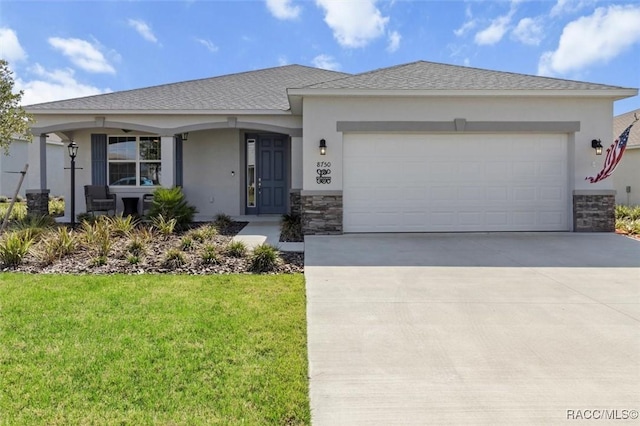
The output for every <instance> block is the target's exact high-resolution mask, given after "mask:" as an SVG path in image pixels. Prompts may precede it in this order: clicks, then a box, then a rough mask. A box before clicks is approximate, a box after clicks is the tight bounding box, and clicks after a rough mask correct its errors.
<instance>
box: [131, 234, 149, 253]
mask: <svg viewBox="0 0 640 426" xmlns="http://www.w3.org/2000/svg"><path fill="white" fill-rule="evenodd" d="M127 251H128V252H129V253H131V255H133V256H136V257H140V256H142V255H143V254H144V252H145V251H146V243H145V242H144V240H142V238H140V237H139V236H138V235H135V236H134V237H132V238H131V241H129V244H128V245H127Z"/></svg>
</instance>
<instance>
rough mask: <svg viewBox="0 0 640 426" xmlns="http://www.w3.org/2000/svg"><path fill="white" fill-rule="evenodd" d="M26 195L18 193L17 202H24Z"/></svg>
mask: <svg viewBox="0 0 640 426" xmlns="http://www.w3.org/2000/svg"><path fill="white" fill-rule="evenodd" d="M24 201H25V200H24V197H23V196H22V195H20V194H18V195H16V203H24Z"/></svg>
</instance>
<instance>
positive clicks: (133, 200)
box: [122, 197, 140, 216]
mask: <svg viewBox="0 0 640 426" xmlns="http://www.w3.org/2000/svg"><path fill="white" fill-rule="evenodd" d="M139 200H140V197H122V205H123V206H124V211H123V212H122V215H123V216H138V201H139Z"/></svg>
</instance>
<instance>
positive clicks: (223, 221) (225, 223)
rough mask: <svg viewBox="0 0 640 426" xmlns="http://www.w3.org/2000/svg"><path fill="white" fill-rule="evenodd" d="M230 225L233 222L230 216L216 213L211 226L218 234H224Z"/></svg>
mask: <svg viewBox="0 0 640 426" xmlns="http://www.w3.org/2000/svg"><path fill="white" fill-rule="evenodd" d="M232 223H233V221H232V220H231V216H229V215H228V214H224V213H218V214H217V215H216V217H215V219H214V221H213V225H214V226H215V227H216V228H217V229H218V231H220V232H224V231H225V230H227V229H228V228H229V226H231V224H232Z"/></svg>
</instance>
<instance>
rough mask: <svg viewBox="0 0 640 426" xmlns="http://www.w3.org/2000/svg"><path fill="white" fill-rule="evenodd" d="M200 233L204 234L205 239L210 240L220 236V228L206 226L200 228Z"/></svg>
mask: <svg viewBox="0 0 640 426" xmlns="http://www.w3.org/2000/svg"><path fill="white" fill-rule="evenodd" d="M200 232H202V236H203V237H204V239H206V240H208V239H211V238H213V237H215V236H216V235H218V228H216V227H215V226H214V225H206V226H204V227H203V228H200Z"/></svg>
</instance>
